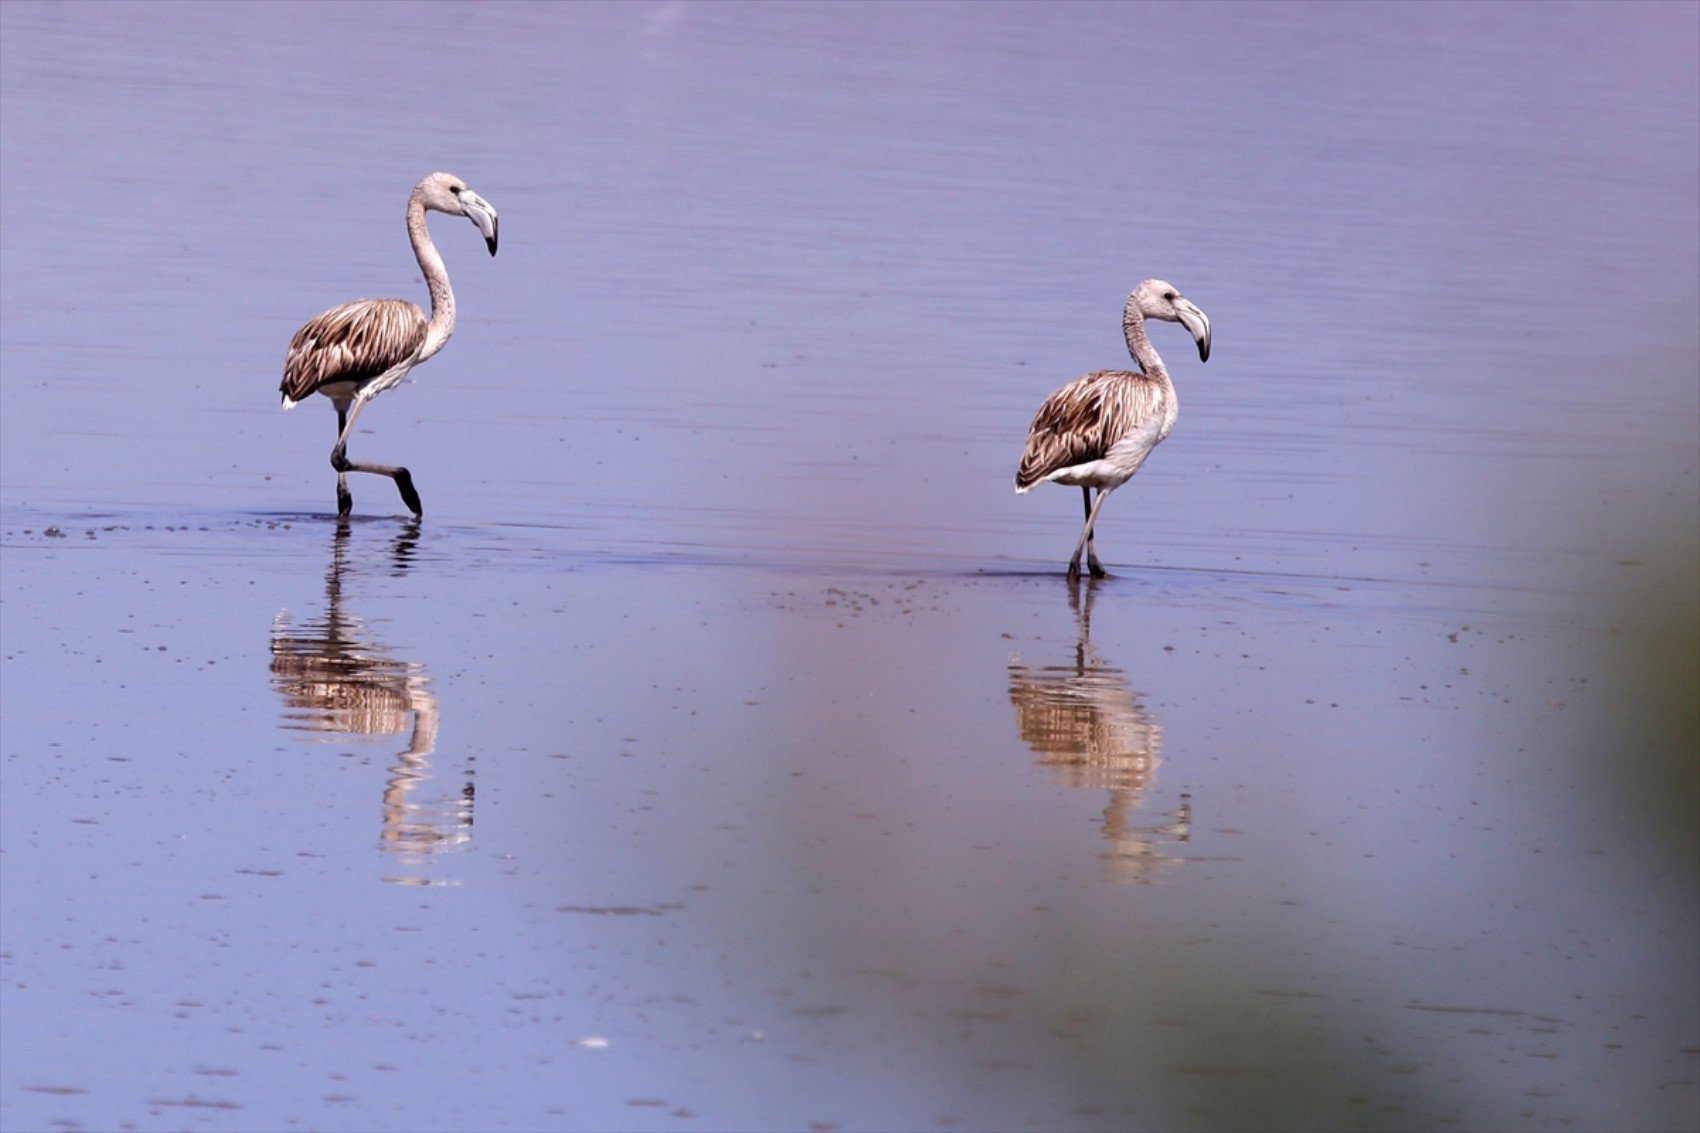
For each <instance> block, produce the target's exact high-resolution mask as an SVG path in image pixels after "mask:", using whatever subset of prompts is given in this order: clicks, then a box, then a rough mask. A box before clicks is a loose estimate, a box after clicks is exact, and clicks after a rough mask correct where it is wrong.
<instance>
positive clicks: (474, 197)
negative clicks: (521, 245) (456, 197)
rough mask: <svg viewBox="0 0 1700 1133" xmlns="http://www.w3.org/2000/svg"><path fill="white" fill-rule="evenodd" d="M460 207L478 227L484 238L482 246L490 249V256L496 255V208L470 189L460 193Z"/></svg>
mask: <svg viewBox="0 0 1700 1133" xmlns="http://www.w3.org/2000/svg"><path fill="white" fill-rule="evenodd" d="M460 207H461V208H462V209H464V210H465V211H466V215H467V216H468V217H470V218H471V219H472V223H474V224H476V225H477V226H478V231H479V232H480V233H482V234H483V236H484V244H485V246H486V247H488V248H489V249H490V254H491V255H492V256H493V255H495V254H496V206H495V205H492V204H491V203H490V202H489V201H487V200H485V199H484V198H483V197H481V196H479V195H478V194H477V193H474V192H473V191H472V190H471V189H462V190H461V191H460Z"/></svg>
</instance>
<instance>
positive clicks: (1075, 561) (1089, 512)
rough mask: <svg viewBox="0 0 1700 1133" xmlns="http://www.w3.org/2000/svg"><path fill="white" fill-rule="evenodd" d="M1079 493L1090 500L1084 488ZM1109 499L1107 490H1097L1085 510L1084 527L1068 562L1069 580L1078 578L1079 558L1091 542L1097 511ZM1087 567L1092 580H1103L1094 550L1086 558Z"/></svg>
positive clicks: (1102, 570) (1102, 571)
mask: <svg viewBox="0 0 1700 1133" xmlns="http://www.w3.org/2000/svg"><path fill="white" fill-rule="evenodd" d="M1081 491H1082V492H1084V493H1085V494H1086V495H1087V497H1088V498H1089V499H1090V496H1091V492H1090V491H1088V490H1087V489H1086V488H1082V489H1081ZM1109 498H1110V491H1109V489H1107V488H1100V489H1098V498H1097V499H1095V500H1091V501H1090V504H1089V506H1088V507H1087V508H1086V527H1085V528H1084V529H1083V530H1082V531H1081V532H1080V542H1078V543H1076V544H1075V545H1074V557H1073V558H1072V559H1070V560H1069V561H1068V577H1069V578H1070V579H1071V580H1073V579H1078V578H1079V577H1080V556H1081V554H1082V553H1084V552H1085V550H1086V547H1087V544H1089V543H1090V542H1091V541H1092V527H1093V525H1094V524H1095V523H1097V522H1098V509H1099V508H1101V507H1103V506H1104V501H1105V500H1107V499H1109ZM1087 567H1088V569H1090V570H1091V572H1092V577H1093V578H1103V577H1104V576H1105V573H1106V572H1105V570H1104V567H1103V564H1102V563H1100V562H1099V561H1098V553H1097V551H1096V550H1094V551H1093V552H1092V554H1091V555H1090V556H1088V558H1087Z"/></svg>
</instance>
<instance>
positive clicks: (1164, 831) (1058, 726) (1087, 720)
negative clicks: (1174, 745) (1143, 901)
mask: <svg viewBox="0 0 1700 1133" xmlns="http://www.w3.org/2000/svg"><path fill="white" fill-rule="evenodd" d="M1098 585H1099V583H1098V580H1096V579H1088V580H1085V581H1084V582H1075V583H1071V584H1070V586H1069V588H1068V592H1069V608H1070V610H1071V611H1073V613H1074V616H1075V622H1076V626H1077V629H1078V637H1077V640H1076V643H1075V647H1074V659H1073V661H1072V662H1071V663H1069V664H1064V665H1028V664H1024V663H1023V662H1022V661H1021V660H1020V658H1018V657H1017V658H1011V659H1010V662H1009V700H1010V703H1011V704H1013V705H1014V706H1015V722H1016V729H1017V731H1018V732H1019V733H1020V735H1021V739H1022V740H1023V742H1025V743H1026V744H1027V746H1028V747H1030V748H1032V749H1033V754H1034V756H1035V757H1036V759H1037V762H1038V764H1039V766H1041V767H1045V768H1049V769H1051V770H1052V771H1053V773H1054V775H1055V780H1056V781H1057V782H1060V783H1062V784H1063V785H1065V786H1070V787H1086V788H1090V789H1094V790H1101V791H1107V792H1108V794H1109V802H1108V804H1107V805H1106V806H1105V807H1104V810H1103V820H1102V822H1101V823H1100V826H1099V829H1100V831H1101V832H1102V835H1103V838H1104V841H1105V843H1106V845H1105V847H1104V849H1103V850H1102V852H1100V853H1099V855H1098V857H1099V860H1100V861H1102V862H1103V863H1104V878H1105V880H1107V881H1113V882H1123V883H1135V884H1149V883H1151V882H1153V881H1156V880H1158V879H1159V877H1160V875H1161V874H1163V873H1166V872H1167V871H1168V870H1170V869H1171V868H1173V867H1174V866H1176V865H1178V864H1179V863H1180V862H1181V861H1182V860H1184V859H1183V858H1182V857H1181V856H1180V855H1179V854H1178V853H1177V852H1176V847H1178V846H1180V845H1182V844H1184V843H1186V842H1187V841H1188V839H1189V837H1190V836H1191V829H1192V798H1191V796H1190V795H1188V794H1184V793H1183V794H1182V795H1181V797H1180V803H1179V805H1178V806H1177V807H1176V808H1175V809H1174V810H1173V811H1171V812H1169V813H1168V814H1165V815H1162V816H1161V819H1162V821H1159V822H1156V823H1152V824H1145V825H1141V824H1139V823H1136V822H1134V821H1133V818H1134V815H1135V813H1136V812H1137V811H1139V809H1140V808H1141V807H1142V806H1143V805H1144V803H1145V800H1146V796H1147V795H1148V794H1149V792H1150V790H1151V788H1152V785H1153V784H1154V782H1155V780H1156V775H1157V769H1158V768H1159V767H1160V766H1162V763H1163V760H1162V756H1161V751H1162V746H1163V726H1162V725H1161V724H1159V723H1158V722H1157V719H1156V717H1155V716H1153V715H1152V714H1151V713H1149V712H1147V711H1146V710H1145V707H1144V705H1143V704H1142V703H1141V702H1140V699H1139V695H1138V694H1137V693H1135V692H1134V691H1133V689H1132V687H1131V686H1130V685H1129V684H1128V682H1127V679H1126V678H1125V677H1124V676H1123V675H1122V671H1121V670H1120V669H1117V668H1114V667H1113V666H1110V665H1107V664H1105V663H1104V661H1103V659H1102V658H1101V657H1099V655H1098V651H1097V650H1096V649H1095V648H1094V647H1093V645H1092V641H1091V626H1092V602H1093V599H1094V597H1095V596H1096V595H1095V592H1096V590H1097V587H1098ZM1083 590H1084V591H1085V594H1084V600H1083V599H1082V593H1081V592H1082V591H1083Z"/></svg>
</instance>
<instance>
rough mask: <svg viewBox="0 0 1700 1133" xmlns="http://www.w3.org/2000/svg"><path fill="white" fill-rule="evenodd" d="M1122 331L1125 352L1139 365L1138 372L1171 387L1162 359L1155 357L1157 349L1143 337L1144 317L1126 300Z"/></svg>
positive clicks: (1131, 302)
mask: <svg viewBox="0 0 1700 1133" xmlns="http://www.w3.org/2000/svg"><path fill="white" fill-rule="evenodd" d="M1122 330H1123V331H1124V332H1125V333H1126V334H1127V352H1128V353H1129V354H1131V355H1133V360H1134V361H1135V362H1138V363H1139V370H1140V372H1141V373H1144V374H1149V375H1150V376H1151V377H1153V378H1156V379H1158V380H1159V381H1161V382H1162V383H1163V384H1164V385H1171V384H1172V383H1171V382H1170V381H1169V371H1168V369H1167V368H1166V367H1165V366H1164V365H1163V359H1161V358H1159V357H1158V356H1157V348H1156V347H1155V346H1152V345H1151V340H1150V339H1149V338H1147V337H1146V336H1145V316H1144V315H1142V314H1140V313H1139V308H1138V307H1137V306H1135V305H1134V303H1133V300H1131V299H1130V300H1128V304H1127V308H1126V310H1124V311H1123V312H1122Z"/></svg>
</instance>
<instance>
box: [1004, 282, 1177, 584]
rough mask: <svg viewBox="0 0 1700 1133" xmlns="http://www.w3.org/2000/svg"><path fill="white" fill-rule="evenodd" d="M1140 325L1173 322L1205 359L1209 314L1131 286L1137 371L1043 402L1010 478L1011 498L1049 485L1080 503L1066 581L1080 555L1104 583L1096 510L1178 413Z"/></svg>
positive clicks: (1090, 380)
mask: <svg viewBox="0 0 1700 1133" xmlns="http://www.w3.org/2000/svg"><path fill="white" fill-rule="evenodd" d="M1146 319H1162V320H1163V321H1165V322H1171V323H1180V324H1181V325H1182V326H1184V327H1186V329H1187V330H1188V331H1190V332H1191V333H1192V337H1193V340H1194V341H1195V342H1197V343H1198V359H1199V361H1201V362H1207V361H1209V360H1210V318H1209V316H1207V315H1206V314H1205V313H1204V312H1203V311H1201V310H1199V309H1198V307H1196V306H1195V305H1194V304H1193V303H1192V302H1191V301H1190V300H1188V299H1185V298H1183V297H1182V295H1181V293H1180V292H1179V291H1176V290H1175V288H1174V285H1172V284H1169V283H1165V282H1163V281H1162V280H1160V279H1148V280H1146V281H1145V282H1143V283H1141V284H1140V285H1139V286H1138V287H1136V288H1134V290H1133V294H1131V295H1129V296H1128V298H1127V306H1126V307H1125V308H1124V309H1123V311H1122V330H1123V331H1124V332H1125V333H1126V335H1127V349H1128V353H1129V354H1131V355H1133V359H1134V361H1135V362H1138V363H1139V372H1138V373H1133V372H1132V371H1129V370H1095V371H1093V372H1092V373H1090V374H1085V375H1083V376H1081V377H1078V378H1076V379H1074V381H1072V382H1069V383H1068V384H1067V385H1065V386H1063V387H1062V388H1061V389H1059V390H1057V391H1056V392H1055V393H1053V394H1051V396H1050V397H1047V398H1046V399H1045V403H1044V404H1043V405H1041V406H1039V412H1038V413H1037V414H1036V415H1035V416H1034V418H1033V425H1032V427H1031V428H1029V429H1028V431H1027V449H1026V451H1025V452H1023V453H1022V454H1021V465H1020V467H1019V468H1017V469H1016V473H1015V490H1016V492H1017V493H1022V492H1026V491H1028V490H1029V489H1031V488H1032V487H1033V486H1034V485H1035V484H1040V483H1043V482H1044V481H1046V480H1049V481H1052V482H1053V483H1057V484H1070V485H1078V486H1079V487H1080V492H1081V496H1082V497H1083V499H1082V503H1083V504H1084V507H1085V511H1086V526H1085V528H1084V529H1083V530H1082V531H1081V532H1080V542H1078V543H1076V544H1075V547H1074V557H1073V558H1072V559H1070V560H1069V564H1068V577H1069V579H1070V581H1074V580H1078V579H1079V578H1080V555H1081V552H1082V551H1084V552H1085V553H1086V563H1087V567H1088V568H1089V569H1090V570H1091V572H1092V577H1093V578H1103V577H1104V575H1105V573H1106V572H1105V570H1104V566H1103V564H1102V563H1100V562H1099V561H1098V548H1097V545H1096V542H1095V540H1094V539H1093V532H1092V528H1093V525H1094V524H1095V523H1096V522H1097V519H1098V509H1099V508H1101V507H1103V506H1104V501H1105V500H1107V499H1109V497H1110V493H1111V492H1113V491H1115V490H1116V489H1117V488H1119V487H1121V486H1122V485H1123V484H1125V483H1127V482H1128V481H1129V480H1131V479H1132V478H1133V474H1134V473H1135V472H1138V471H1139V467H1140V465H1142V464H1144V463H1145V458H1146V457H1148V456H1150V455H1151V450H1152V449H1154V448H1156V447H1157V445H1158V444H1160V443H1161V442H1162V440H1163V438H1164V437H1166V436H1168V435H1169V430H1171V429H1173V428H1174V427H1175V417H1176V416H1177V414H1178V413H1179V411H1180V407H1179V404H1178V403H1177V402H1176V401H1175V383H1174V382H1173V381H1171V380H1170V378H1169V371H1168V369H1167V368H1166V367H1165V366H1164V365H1163V359H1162V358H1160V357H1159V356H1158V354H1157V348H1156V347H1154V346H1152V345H1151V340H1150V339H1149V338H1147V337H1146V335H1145V320H1146ZM1094 488H1096V489H1097V490H1098V495H1097V498H1096V499H1094V498H1093V496H1092V489H1094Z"/></svg>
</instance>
